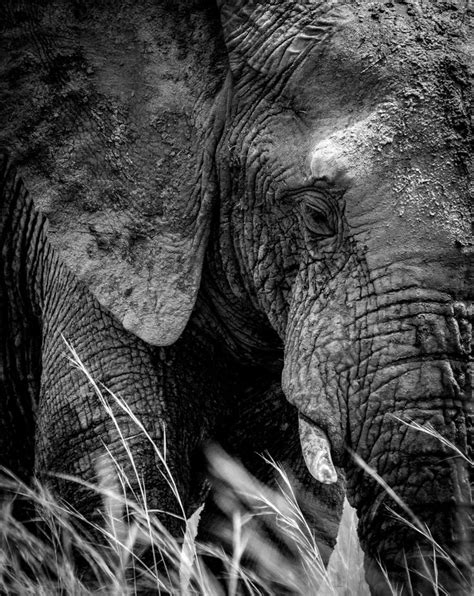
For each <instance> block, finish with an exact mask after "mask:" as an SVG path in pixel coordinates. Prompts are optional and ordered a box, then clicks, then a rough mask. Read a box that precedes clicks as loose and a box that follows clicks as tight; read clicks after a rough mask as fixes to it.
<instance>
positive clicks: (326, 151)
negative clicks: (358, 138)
mask: <svg viewBox="0 0 474 596" xmlns="http://www.w3.org/2000/svg"><path fill="white" fill-rule="evenodd" d="M348 165H349V163H348V158H347V155H345V151H344V146H343V145H342V144H341V142H340V139H337V138H335V137H331V138H329V139H324V140H323V141H321V142H320V143H318V144H317V145H316V146H315V147H314V148H313V150H312V152H311V174H312V175H313V176H314V177H315V178H324V177H326V178H328V179H329V180H333V179H335V178H336V177H337V174H338V172H340V171H341V170H342V169H347V167H348Z"/></svg>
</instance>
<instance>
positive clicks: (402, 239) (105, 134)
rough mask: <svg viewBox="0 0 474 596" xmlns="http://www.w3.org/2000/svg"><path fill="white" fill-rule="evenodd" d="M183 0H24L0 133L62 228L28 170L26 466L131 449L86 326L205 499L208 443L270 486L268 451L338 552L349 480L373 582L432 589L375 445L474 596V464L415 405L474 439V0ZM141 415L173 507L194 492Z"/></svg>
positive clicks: (23, 315) (9, 311)
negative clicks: (99, 391) (320, 460)
mask: <svg viewBox="0 0 474 596" xmlns="http://www.w3.org/2000/svg"><path fill="white" fill-rule="evenodd" d="M172 4H173V6H170V5H169V4H168V3H166V2H162V3H157V4H155V3H152V2H147V1H146V0H143V2H141V3H130V4H128V3H123V6H122V8H121V11H118V12H117V11H115V12H114V11H111V10H110V8H108V7H107V6H106V4H105V3H104V5H102V3H96V4H95V5H94V7H92V6H91V7H87V10H86V7H85V5H84V4H82V3H80V2H79V3H78V2H75V3H69V2H67V1H64V2H60V1H58V2H51V3H49V4H48V5H47V6H46V7H45V8H42V9H39V8H38V7H35V6H34V5H33V3H31V4H28V3H26V5H25V4H22V5H21V10H20V9H18V8H17V7H16V5H15V3H11V4H9V5H8V7H7V8H5V9H3V10H4V11H5V14H4V15H3V17H4V18H3V19H2V22H4V23H6V25H5V30H4V36H3V42H2V43H3V47H2V52H3V50H7V52H3V53H2V54H1V55H5V56H7V55H8V59H6V60H2V62H1V69H2V70H1V72H2V73H3V74H2V77H3V79H2V80H5V81H7V83H6V85H4V87H3V88H2V96H1V105H2V106H4V107H5V108H6V110H5V114H6V116H7V117H6V118H5V122H4V123H3V125H2V131H3V132H2V139H1V140H2V144H3V145H4V146H5V147H6V148H7V149H8V150H9V151H10V152H11V153H12V154H13V157H14V159H15V161H16V163H17V164H18V166H19V169H20V171H21V174H22V176H23V178H24V181H25V185H26V187H27V188H28V190H29V192H30V196H31V197H32V199H33V200H34V202H35V205H36V207H37V208H39V209H40V210H41V211H43V212H44V213H45V214H46V215H47V216H48V219H49V222H50V223H49V230H46V224H45V222H44V220H43V217H42V216H39V215H37V214H36V212H35V210H34V209H32V208H31V204H30V202H29V199H25V198H24V191H23V187H22V186H21V185H17V186H16V187H15V183H14V182H13V173H12V172H13V170H10V171H9V173H7V171H6V170H5V169H3V170H2V176H3V182H2V184H3V186H2V197H3V198H2V205H1V211H0V213H1V220H0V227H1V232H2V235H1V238H2V263H3V268H2V277H1V284H0V292H1V293H0V300H1V306H2V308H1V313H2V317H3V318H2V319H1V322H2V332H1V336H2V346H1V348H2V361H1V365H2V366H1V372H2V388H3V389H2V403H1V404H0V407H1V413H2V425H3V427H2V428H1V429H0V436H2V441H3V444H2V449H1V453H2V458H3V459H2V463H4V464H6V465H8V466H10V467H12V468H13V469H15V470H16V471H17V472H19V473H21V474H22V475H24V476H26V477H28V476H29V475H31V474H32V473H33V472H34V473H36V474H40V475H44V474H45V473H47V472H51V471H52V472H58V471H59V472H67V473H69V474H77V475H80V476H81V477H83V478H85V479H93V478H94V475H95V468H94V462H96V461H97V458H98V456H99V455H100V454H101V453H102V452H103V450H104V447H103V445H104V443H105V444H106V445H107V446H108V447H109V448H110V449H111V450H112V452H113V453H114V454H115V455H116V457H117V458H118V459H119V460H120V461H122V462H123V464H124V465H125V466H127V465H128V464H127V462H126V458H125V455H124V450H123V448H122V447H121V446H120V442H119V440H118V435H117V432H116V430H115V428H114V426H113V424H112V423H111V422H110V420H109V419H108V417H107V415H106V414H105V413H104V411H103V410H102V409H101V408H100V406H99V405H98V404H97V399H96V396H95V394H94V392H93V391H92V390H91V388H90V386H89V385H88V383H87V381H86V379H85V378H84V376H83V375H82V374H81V373H79V372H78V371H75V370H73V369H72V368H71V367H70V366H69V365H68V363H67V360H66V358H65V348H64V343H63V340H62V338H61V334H63V336H64V337H65V338H66V339H68V340H69V341H70V342H71V343H72V345H73V346H74V347H75V349H76V350H77V352H78V353H79V355H80V357H81V358H82V360H83V361H84V363H85V364H86V366H87V367H88V368H89V370H90V372H91V374H92V376H93V377H94V378H96V379H97V380H99V381H101V382H103V383H104V384H105V385H106V386H107V387H109V388H110V389H111V390H112V391H114V392H117V393H118V394H120V395H121V396H122V397H123V398H124V399H125V400H126V401H127V402H128V403H129V405H130V407H131V408H132V409H133V410H134V411H135V412H136V414H137V415H138V416H139V417H140V418H141V419H142V420H143V423H144V424H145V426H147V427H148V428H149V429H150V433H151V435H152V437H153V438H154V439H155V440H156V441H157V442H160V441H162V439H163V425H166V440H167V450H168V451H167V452H168V460H169V463H170V467H171V470H172V472H173V473H174V474H175V477H176V479H177V482H178V487H179V489H180V491H181V494H182V496H183V501H184V504H185V507H186V508H187V511H188V513H191V512H192V511H193V510H194V508H195V507H196V506H197V505H198V504H199V503H200V502H201V500H202V499H203V498H204V494H205V489H204V484H203V481H204V470H203V469H202V465H201V464H200V459H199V449H200V446H201V445H202V444H203V443H205V442H206V441H207V440H209V439H217V440H219V441H221V442H223V443H224V444H225V445H226V446H227V448H228V449H230V450H232V451H233V452H234V453H236V454H237V455H238V456H239V457H240V458H241V459H242V460H243V461H244V462H245V463H246V464H247V465H248V467H249V468H250V470H251V471H252V472H254V473H255V474H256V475H258V476H259V477H261V478H263V479H264V480H267V481H269V480H270V479H269V478H268V473H267V472H264V471H263V466H262V464H261V461H260V459H259V458H258V457H257V456H256V455H255V453H258V452H262V451H264V450H269V451H270V453H271V454H272V455H273V456H274V457H275V458H277V459H280V460H282V461H283V462H285V463H286V465H287V466H288V467H291V468H292V469H293V471H294V474H295V476H296V481H297V484H298V486H299V488H300V489H301V494H303V493H304V492H306V493H308V491H309V493H310V494H311V499H312V505H311V506H308V507H307V514H308V517H309V518H310V519H311V520H312V524H313V525H314V527H315V530H316V532H317V535H318V538H319V541H320V543H321V545H322V546H323V553H324V556H325V557H326V558H327V557H328V555H329V553H330V550H331V548H332V546H333V545H334V540H335V536H336V533H337V521H338V519H339V516H340V512H341V504H342V498H343V487H344V484H345V486H346V490H347V496H348V498H349V500H350V502H351V504H352V505H353V506H355V507H356V508H357V512H358V515H359V518H360V525H359V535H360V539H361V544H362V546H363V548H364V550H365V553H366V571H367V579H368V581H369V584H370V586H371V590H372V593H373V594H386V593H388V592H387V590H388V588H387V586H386V584H385V580H384V579H383V576H382V574H381V573H380V571H379V569H378V566H377V564H376V561H377V560H380V561H381V562H382V564H383V565H384V566H385V567H386V568H387V570H388V573H389V576H390V578H391V580H392V581H394V582H395V583H398V584H399V585H400V586H403V587H404V588H403V589H405V590H406V593H409V588H408V587H407V586H408V584H409V583H410V582H411V584H412V586H414V589H415V592H416V590H418V591H419V592H420V593H422V594H429V593H431V592H430V590H431V588H430V586H429V583H430V582H428V583H425V582H424V580H423V579H420V577H419V574H417V572H416V570H417V569H420V568H421V563H420V560H419V556H418V555H419V553H420V552H428V553H431V547H430V545H429V544H428V543H427V542H426V541H424V540H423V539H421V538H420V537H419V535H418V534H416V533H415V532H413V531H412V530H410V529H409V528H408V527H407V526H406V525H405V524H402V523H400V522H398V521H396V520H395V519H394V518H393V516H392V515H391V514H390V513H389V511H388V507H392V508H394V509H395V510H397V505H396V504H395V503H394V502H393V501H392V500H391V499H390V498H389V496H388V495H387V493H386V492H385V491H384V489H383V488H382V487H381V486H380V485H379V484H377V483H376V482H374V481H373V480H372V479H371V478H370V477H369V476H368V475H367V473H366V472H364V471H363V470H362V469H361V468H360V467H359V466H357V465H356V464H355V463H354V461H353V459H352V458H351V457H350V455H349V452H350V451H354V452H356V453H357V454H358V455H359V456H360V457H361V458H362V459H363V460H364V461H365V462H366V463H367V464H368V465H369V466H371V467H372V468H373V469H374V470H376V471H377V473H378V474H379V475H380V476H381V477H382V478H383V479H384V480H385V482H387V483H388V484H389V485H390V487H391V488H392V489H393V490H394V491H395V492H396V493H397V494H398V495H399V496H400V497H401V498H402V499H403V501H404V502H405V503H406V504H407V505H408V506H409V507H410V508H411V510H412V511H413V512H414V513H415V514H416V515H418V516H419V518H420V519H421V520H422V521H423V522H424V523H426V524H427V526H428V527H429V529H430V531H431V533H432V535H433V537H434V538H435V540H437V541H438V542H439V543H440V544H441V545H442V546H443V548H445V549H446V551H447V552H448V553H449V554H450V556H451V557H452V558H453V559H454V561H455V562H456V565H457V570H455V569H453V568H452V567H451V566H450V565H448V564H446V563H444V562H443V561H438V572H439V581H440V584H441V585H444V587H445V588H446V589H447V591H448V592H449V594H465V593H468V592H469V587H468V585H469V581H470V580H469V575H470V561H469V556H470V544H469V540H470V536H469V535H468V528H469V519H468V518H469V513H470V509H469V507H470V502H471V493H470V487H469V477H468V472H469V470H468V468H467V465H466V463H465V462H464V461H463V460H462V459H461V458H460V457H458V456H456V455H454V454H453V452H452V450H450V449H449V448H448V447H445V446H444V445H443V444H442V443H441V442H440V441H438V440H436V439H434V438H431V437H429V436H428V435H425V434H421V433H419V432H417V431H415V430H413V429H411V428H408V427H407V426H406V425H404V424H403V420H412V421H416V422H418V423H420V424H426V423H431V424H432V425H433V426H434V427H435V429H436V430H437V431H439V432H440V433H441V434H442V435H443V436H444V437H446V438H447V439H448V440H449V441H451V442H452V443H453V444H454V445H455V446H457V447H458V448H459V449H460V450H461V451H462V452H467V450H468V444H467V437H468V434H469V431H470V430H471V431H472V427H471V426H469V424H470V422H469V412H470V411H471V409H472V402H471V399H472V393H471V391H472V386H471V380H470V376H469V365H468V364H469V354H470V344H471V338H472V328H471V319H470V315H469V313H470V312H471V311H470V308H471V304H472V298H473V284H472V263H471V261H470V260H471V259H472V229H471V216H470V205H469V203H468V193H467V181H468V176H467V163H468V161H467V160H468V153H467V151H468V149H467V148H468V144H467V143H468V138H469V126H468V119H467V116H466V102H467V100H466V97H467V82H466V81H467V76H466V54H465V50H464V49H463V43H464V41H463V40H464V29H463V27H464V25H463V24H464V20H465V19H464V17H465V15H464V12H463V10H465V9H463V7H462V6H461V4H462V3H455V2H438V1H434V2H429V3H428V2H415V1H413V2H390V3H366V2H359V1H356V0H347V1H345V2H344V1H343V2H317V1H314V2H309V1H308V2H278V3H277V2H265V3H258V2H246V3H244V2H237V1H236V2H232V3H231V2H228V3H227V2H220V3H219V6H218V7H214V6H212V5H211V4H210V3H206V2H202V3H201V2H195V3H190V4H189V3H182V4H181V3H178V2H175V3H172ZM336 5H337V6H336ZM58 31H59V33H61V35H59V34H58V35H56V33H57V32H58ZM56 39H59V41H56ZM71 271H72V272H71ZM280 378H281V382H280ZM283 394H284V396H283ZM285 398H286V400H288V401H285ZM288 402H289V403H288ZM290 404H292V405H290ZM298 416H299V417H300V420H302V421H303V423H305V424H306V426H305V427H304V428H306V429H308V428H310V432H309V435H311V432H312V431H311V429H313V430H314V431H315V432H316V433H317V435H318V436H323V437H324V434H322V433H325V435H326V436H327V438H328V440H329V444H330V449H331V455H332V459H333V461H334V464H335V466H336V468H337V471H338V478H339V480H338V482H337V483H335V484H327V485H326V484H321V483H318V482H317V481H316V480H313V479H311V477H310V476H309V474H308V472H306V471H305V469H304V462H303V457H302V453H301V447H300V445H299V440H298ZM119 419H120V422H121V424H122V425H123V428H124V429H125V435H126V436H129V437H130V439H129V442H130V446H131V448H132V450H133V451H134V453H136V454H137V459H138V461H139V466H140V471H141V472H142V473H143V474H144V476H145V479H146V482H147V486H148V487H149V497H150V499H151V502H152V505H154V506H159V507H160V508H163V509H169V510H175V509H176V505H175V503H174V500H173V498H172V496H171V495H170V494H169V492H168V491H167V489H166V487H165V486H164V485H163V481H162V479H161V476H160V472H159V465H158V464H157V462H156V461H155V457H154V454H153V452H152V450H151V449H150V448H149V446H147V445H146V442H145V441H144V440H143V438H141V437H139V436H137V435H136V429H135V428H134V426H133V424H132V423H131V422H130V420H129V419H127V418H126V417H125V416H123V415H122V416H119ZM309 435H308V432H306V433H303V434H302V449H303V452H305V454H306V455H307V456H308V457H310V456H311V449H313V447H314V445H315V443H314V442H313V443H312V446H311V445H310V444H309V443H308V440H307V437H308V436H309ZM305 437H306V438H305ZM33 443H34V444H33ZM326 477H327V478H331V474H329V476H326ZM59 488H60V490H61V491H62V492H63V494H65V495H67V496H69V497H70V498H71V497H72V498H73V500H75V502H76V503H77V504H78V506H79V507H82V508H84V509H88V508H89V510H90V496H89V495H81V494H80V492H79V491H78V490H77V488H72V487H71V486H70V485H68V484H65V483H63V484H62V485H60V486H59ZM307 501H308V499H307V498H306V499H305V502H307ZM321 511H323V512H324V513H323V515H324V517H325V519H326V523H325V525H324V527H323V526H322V524H320V523H319V525H318V521H317V519H318V512H319V513H321ZM176 531H178V530H177V529H176ZM404 560H406V561H407V562H408V566H409V568H410V570H412V573H411V578H410V580H408V573H407V572H406V571H404V569H403V567H404Z"/></svg>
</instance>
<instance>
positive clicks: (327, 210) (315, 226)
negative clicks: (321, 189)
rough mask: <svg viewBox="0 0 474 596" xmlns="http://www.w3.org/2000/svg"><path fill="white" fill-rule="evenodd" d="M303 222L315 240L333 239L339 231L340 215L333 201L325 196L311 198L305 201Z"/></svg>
mask: <svg viewBox="0 0 474 596" xmlns="http://www.w3.org/2000/svg"><path fill="white" fill-rule="evenodd" d="M302 214H303V221H304V223H305V226H306V228H307V230H308V231H309V232H310V234H311V235H312V237H313V238H316V239H318V240H319V239H321V240H322V239H324V238H332V237H333V236H335V235H336V234H337V230H338V213H337V209H336V207H335V205H334V204H333V201H332V200H331V199H328V198H327V197H325V196H322V195H319V196H309V197H306V199H304V200H303V208H302Z"/></svg>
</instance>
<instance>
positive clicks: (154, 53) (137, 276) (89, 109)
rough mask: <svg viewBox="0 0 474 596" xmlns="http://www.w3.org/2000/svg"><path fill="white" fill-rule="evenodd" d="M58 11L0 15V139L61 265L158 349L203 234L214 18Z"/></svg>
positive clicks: (161, 8)
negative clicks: (9, 46)
mask: <svg viewBox="0 0 474 596" xmlns="http://www.w3.org/2000/svg"><path fill="white" fill-rule="evenodd" d="M24 4H25V3H24V1H23V2H18V8H19V9H20V8H21V7H23V5H24ZM27 4H28V2H27ZM60 4H61V6H58V5H57V3H46V6H44V7H42V8H41V10H26V11H24V10H17V11H15V10H14V9H13V8H12V10H11V11H10V13H9V15H10V17H11V18H10V17H9V18H10V20H9V21H8V22H7V23H6V28H7V29H8V31H7V34H8V35H5V39H7V38H8V39H9V40H10V41H9V43H13V42H12V39H13V40H14V42H15V43H14V47H15V52H14V53H13V52H9V51H8V50H7V51H0V77H1V79H2V80H9V81H13V83H12V84H11V85H5V86H2V89H1V90H0V105H2V106H7V107H8V110H7V112H8V121H5V122H2V123H1V126H0V144H1V145H3V146H4V147H6V148H9V149H10V151H11V152H12V153H13V155H14V157H15V161H16V162H17V163H18V164H19V166H20V167H21V173H22V176H23V178H24V180H25V185H26V187H27V188H28V190H29V192H30V196H31V197H32V198H33V200H34V201H35V203H36V205H37V207H39V209H40V210H41V211H43V212H44V213H45V214H46V215H47V216H48V219H49V223H50V225H49V240H50V241H51V243H52V244H53V245H54V246H55V247H56V249H57V250H58V252H59V254H60V255H61V257H62V259H63V260H64V261H65V263H66V264H67V265H68V266H69V267H70V268H71V269H72V271H73V272H74V273H75V274H76V275H77V276H78V277H79V278H80V279H81V280H83V281H84V282H85V284H86V285H87V286H88V287H89V288H90V289H91V291H92V292H93V293H94V294H95V296H96V297H97V298H98V300H99V301H100V302H101V304H102V305H104V306H105V307H107V308H108V309H109V310H110V311H111V312H112V314H114V315H115V316H116V317H117V319H118V320H119V321H120V322H121V323H122V324H123V325H124V327H126V328H127V329H128V330H130V331H132V332H133V333H135V334H137V335H138V336H139V337H141V338H142V339H143V340H145V341H147V342H149V343H152V344H155V345H167V344H170V343H173V342H174V341H176V339H177V338H178V337H179V335H180V334H181V332H182V330H183V329H184V327H185V325H186V323H187V320H188V318H189V316H190V313H191V311H192V308H193V305H194V301H195V298H196V293H197V291H198V288H199V283H200V275H201V267H202V262H203V258H204V252H205V246H206V241H207V237H208V234H209V227H210V221H211V211H212V204H213V196H214V193H215V182H214V173H213V161H212V156H213V153H214V146H215V144H216V143H217V140H218V135H219V128H220V126H221V124H222V122H221V116H220V111H219V107H218V106H219V101H218V100H217V99H216V98H217V96H218V90H219V89H220V88H222V85H223V80H224V77H225V71H226V53H225V48H224V47H223V45H222V42H221V38H220V36H219V35H217V34H216V32H217V31H218V30H219V23H218V15H217V14H215V12H214V11H213V10H212V9H211V8H206V7H202V6H200V5H199V6H197V7H196V6H193V7H191V8H188V3H187V2H180V1H179V0H177V2H173V3H166V2H163V3H149V2H142V1H137V2H134V3H129V5H127V6H125V5H124V6H122V7H121V9H120V10H115V9H114V4H113V3H112V4H110V3H105V2H104V3H103V2H97V3H92V4H91V5H90V7H89V8H88V12H87V13H86V12H85V11H77V10H75V9H74V6H72V5H73V4H74V3H70V4H71V6H69V3H64V6H62V4H63V3H60ZM202 4H206V3H202ZM178 5H179V6H178ZM178 8H179V10H178ZM79 12H80V14H79ZM17 15H18V16H17ZM15 19H17V20H18V22H16V21H15ZM25 19H26V20H27V21H28V22H27V23H25V22H24V21H25ZM0 43H1V42H0ZM0 49H1V48H0ZM43 50H44V51H43Z"/></svg>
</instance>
